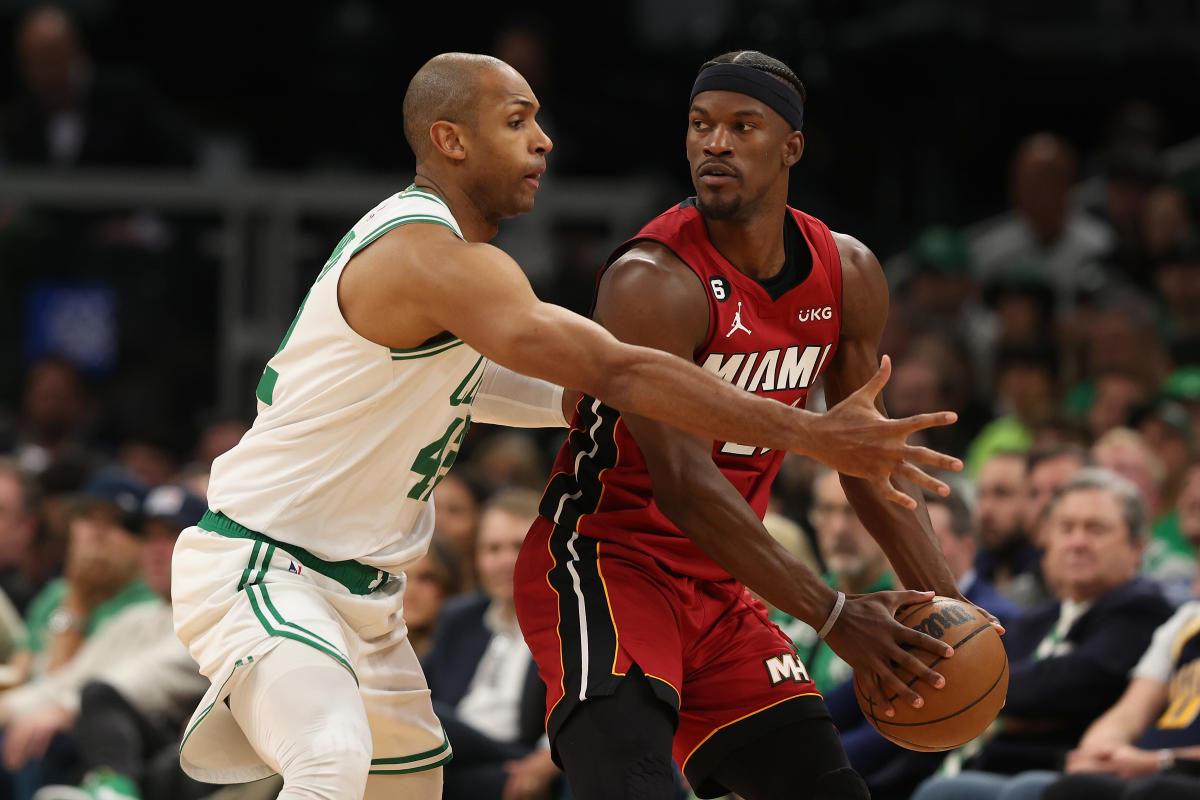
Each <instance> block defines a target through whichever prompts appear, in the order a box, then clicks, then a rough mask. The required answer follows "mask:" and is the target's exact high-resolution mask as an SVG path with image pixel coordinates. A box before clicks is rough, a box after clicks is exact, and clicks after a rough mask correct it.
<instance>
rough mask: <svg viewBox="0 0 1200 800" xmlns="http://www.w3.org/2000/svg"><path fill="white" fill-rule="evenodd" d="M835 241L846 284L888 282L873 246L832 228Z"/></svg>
mask: <svg viewBox="0 0 1200 800" xmlns="http://www.w3.org/2000/svg"><path fill="white" fill-rule="evenodd" d="M829 233H830V235H831V236H832V237H833V243H834V245H835V246H836V247H837V251H838V257H839V258H840V259H841V262H842V280H843V282H845V283H846V284H854V283H858V282H867V283H871V284H875V283H880V282H883V283H886V280H885V279H884V275H883V266H882V265H881V264H880V263H879V259H878V258H877V257H876V256H875V253H874V252H872V251H871V248H869V247H867V245H865V244H864V243H863V242H862V241H861V240H859V239H858V238H857V237H855V236H852V235H850V234H848V233H842V232H840V231H834V230H831V231H830V232H829Z"/></svg>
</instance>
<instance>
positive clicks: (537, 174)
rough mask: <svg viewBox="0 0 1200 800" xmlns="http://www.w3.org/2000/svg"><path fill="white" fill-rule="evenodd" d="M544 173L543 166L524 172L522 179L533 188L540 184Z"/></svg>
mask: <svg viewBox="0 0 1200 800" xmlns="http://www.w3.org/2000/svg"><path fill="white" fill-rule="evenodd" d="M545 173H546V170H545V168H542V169H536V170H534V171H533V172H527V173H525V177H524V180H525V182H526V183H528V184H529V185H530V186H532V187H533V188H534V189H536V188H538V187H539V186H541V185H542V175H544V174H545Z"/></svg>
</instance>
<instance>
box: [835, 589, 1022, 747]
mask: <svg viewBox="0 0 1200 800" xmlns="http://www.w3.org/2000/svg"><path fill="white" fill-rule="evenodd" d="M896 619H897V620H899V621H900V622H902V623H903V624H905V625H907V626H908V627H910V628H915V629H916V630H919V631H921V632H922V633H927V634H929V635H930V636H933V637H934V638H937V639H941V640H942V641H943V642H946V643H947V644H949V645H950V646H951V647H953V648H954V655H953V656H951V657H950V658H942V657H941V656H937V655H934V654H933V653H930V652H929V651H928V650H921V649H914V650H913V651H912V652H913V653H915V654H916V656H917V657H918V658H919V659H921V660H922V661H923V662H925V663H926V664H929V665H930V666H932V667H933V668H934V669H935V670H937V671H938V672H939V673H941V674H942V676H943V677H945V679H946V685H945V686H944V687H943V688H941V689H934V688H933V687H932V686H930V685H929V684H927V683H925V682H924V681H922V682H921V683H920V685H919V686H917V692H918V693H919V694H920V695H921V697H923V698H924V699H925V705H924V706H922V707H921V708H913V707H912V706H911V705H909V704H908V703H907V702H904V701H901V700H898V699H897V698H896V697H892V698H889V699H891V700H892V706H893V708H894V709H895V710H896V716H894V717H888V716H885V715H884V712H883V709H882V708H880V707H879V706H876V705H874V704H873V703H872V702H871V700H870V698H869V697H868V696H867V695H866V693H865V692H864V691H863V687H862V685H861V684H860V683H859V680H858V676H857V675H855V676H854V693H855V696H857V698H858V705H859V707H860V708H861V709H862V712H863V714H864V715H865V716H866V718H867V720H868V721H869V722H870V723H871V724H872V725H873V726H874V727H875V730H877V731H879V732H880V733H881V734H883V736H884V737H885V738H887V739H890V740H891V741H893V742H895V743H896V744H898V745H900V746H901V747H905V748H907V749H909V750H925V751H938V750H950V749H953V748H955V747H959V746H961V745H964V744H966V743H967V742H969V741H971V740H972V739H974V738H975V737H976V736H978V735H979V734H981V733H983V731H984V730H985V729H986V728H987V727H988V725H990V724H991V723H992V720H994V719H995V718H996V715H997V714H998V713H1000V709H1001V707H1002V706H1003V705H1004V698H1005V696H1006V695H1007V694H1008V655H1007V654H1006V653H1005V652H1004V643H1003V642H1002V641H1001V640H1000V634H998V633H997V632H996V629H995V628H993V627H992V625H991V621H990V620H989V619H988V617H987V616H986V615H985V614H984V613H983V612H981V611H980V610H979V609H978V608H976V607H975V606H973V605H971V604H970V603H964V602H962V601H959V600H953V599H951V598H949V597H942V596H940V595H939V596H937V597H935V598H934V599H933V600H932V601H930V602H928V603H922V604H921V605H918V606H904V607H902V608H900V609H899V610H897V612H896ZM899 674H900V677H901V678H903V679H904V680H905V681H906V682H907V683H908V684H909V686H912V685H913V684H914V683H916V680H917V679H916V678H914V677H913V675H912V673H910V672H908V671H907V670H903V669H902V670H900V672H899Z"/></svg>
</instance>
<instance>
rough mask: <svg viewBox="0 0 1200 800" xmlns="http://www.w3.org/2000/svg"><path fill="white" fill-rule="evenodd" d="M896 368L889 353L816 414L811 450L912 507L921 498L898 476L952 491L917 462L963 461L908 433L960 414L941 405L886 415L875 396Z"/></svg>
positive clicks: (958, 464) (952, 464)
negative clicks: (899, 483) (913, 441)
mask: <svg viewBox="0 0 1200 800" xmlns="http://www.w3.org/2000/svg"><path fill="white" fill-rule="evenodd" d="M891 374H892V362H891V359H890V358H889V357H888V356H884V357H883V359H882V361H881V362H880V365H879V369H878V370H876V372H875V374H874V375H873V376H872V377H871V379H870V380H869V381H867V382H866V383H865V384H863V385H862V386H861V387H859V388H858V389H857V390H856V391H854V392H853V393H852V394H850V395H848V396H847V397H846V398H845V399H844V400H842V401H841V402H840V403H838V404H837V405H835V406H834V407H833V408H831V409H829V410H828V411H827V412H826V413H824V414H822V415H820V416H819V417H818V418H817V419H816V420H814V424H813V426H812V436H813V438H814V444H813V447H812V452H813V453H815V454H818V455H817V456H816V457H817V458H818V459H819V460H820V461H822V462H824V463H825V464H828V465H829V466H831V467H833V468H834V469H836V470H837V471H838V472H840V473H842V474H843V475H851V476H854V477H856V478H863V479H864V480H866V481H868V482H869V483H870V484H871V485H872V486H873V487H875V488H876V489H877V490H878V492H879V495H880V496H881V497H883V498H884V499H886V500H889V501H891V502H893V503H896V504H898V505H901V506H904V507H905V508H910V509H911V508H916V507H917V501H916V499H914V498H912V497H909V496H908V495H907V494H905V493H904V492H901V491H900V490H899V489H897V488H896V487H895V486H893V485H892V482H891V478H892V477H893V476H895V477H901V478H908V479H909V480H911V481H912V482H914V483H916V484H917V485H918V486H923V487H925V488H926V489H929V490H931V491H935V492H937V493H939V494H942V495H947V494H949V493H950V487H949V486H947V485H946V484H945V483H944V482H942V481H940V480H938V479H937V478H934V477H932V476H931V475H928V474H926V473H925V472H923V471H922V470H920V469H918V468H917V467H916V466H914V464H924V465H926V466H930V467H935V468H937V469H947V470H954V471H956V472H957V471H959V470H961V469H962V468H963V465H962V461H960V460H959V459H957V458H953V457H952V456H948V455H945V454H944V453H939V452H937V451H936V450H931V449H929V448H928V447H920V446H916V445H910V444H908V443H907V439H908V437H909V436H910V435H912V434H913V433H915V432H917V431H919V430H924V429H926V428H933V427H937V426H940V425H950V424H952V423H953V422H954V421H955V420H957V419H958V415H957V414H955V413H954V412H952V411H940V412H935V413H930V414H918V415H916V416H912V417H902V418H900V419H890V418H888V417H886V416H884V415H883V414H881V413H880V411H879V408H878V407H877V405H876V397H877V396H878V395H879V393H880V391H882V390H883V387H884V386H885V385H886V384H887V382H888V378H890V377H891Z"/></svg>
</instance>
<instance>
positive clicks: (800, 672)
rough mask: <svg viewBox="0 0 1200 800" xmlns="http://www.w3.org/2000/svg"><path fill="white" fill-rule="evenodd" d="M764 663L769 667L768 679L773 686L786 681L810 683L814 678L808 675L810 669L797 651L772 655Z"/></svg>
mask: <svg viewBox="0 0 1200 800" xmlns="http://www.w3.org/2000/svg"><path fill="white" fill-rule="evenodd" d="M763 665H764V666H766V668H767V680H769V681H770V682H771V685H772V686H778V685H779V684H781V683H783V682H784V681H791V682H792V683H808V682H809V681H811V680H812V679H811V678H809V677H808V671H807V670H805V669H804V664H803V663H802V662H801V661H800V659H799V658H797V657H796V654H795V653H784V654H782V655H778V656H772V657H771V658H768V659H764V660H763Z"/></svg>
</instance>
